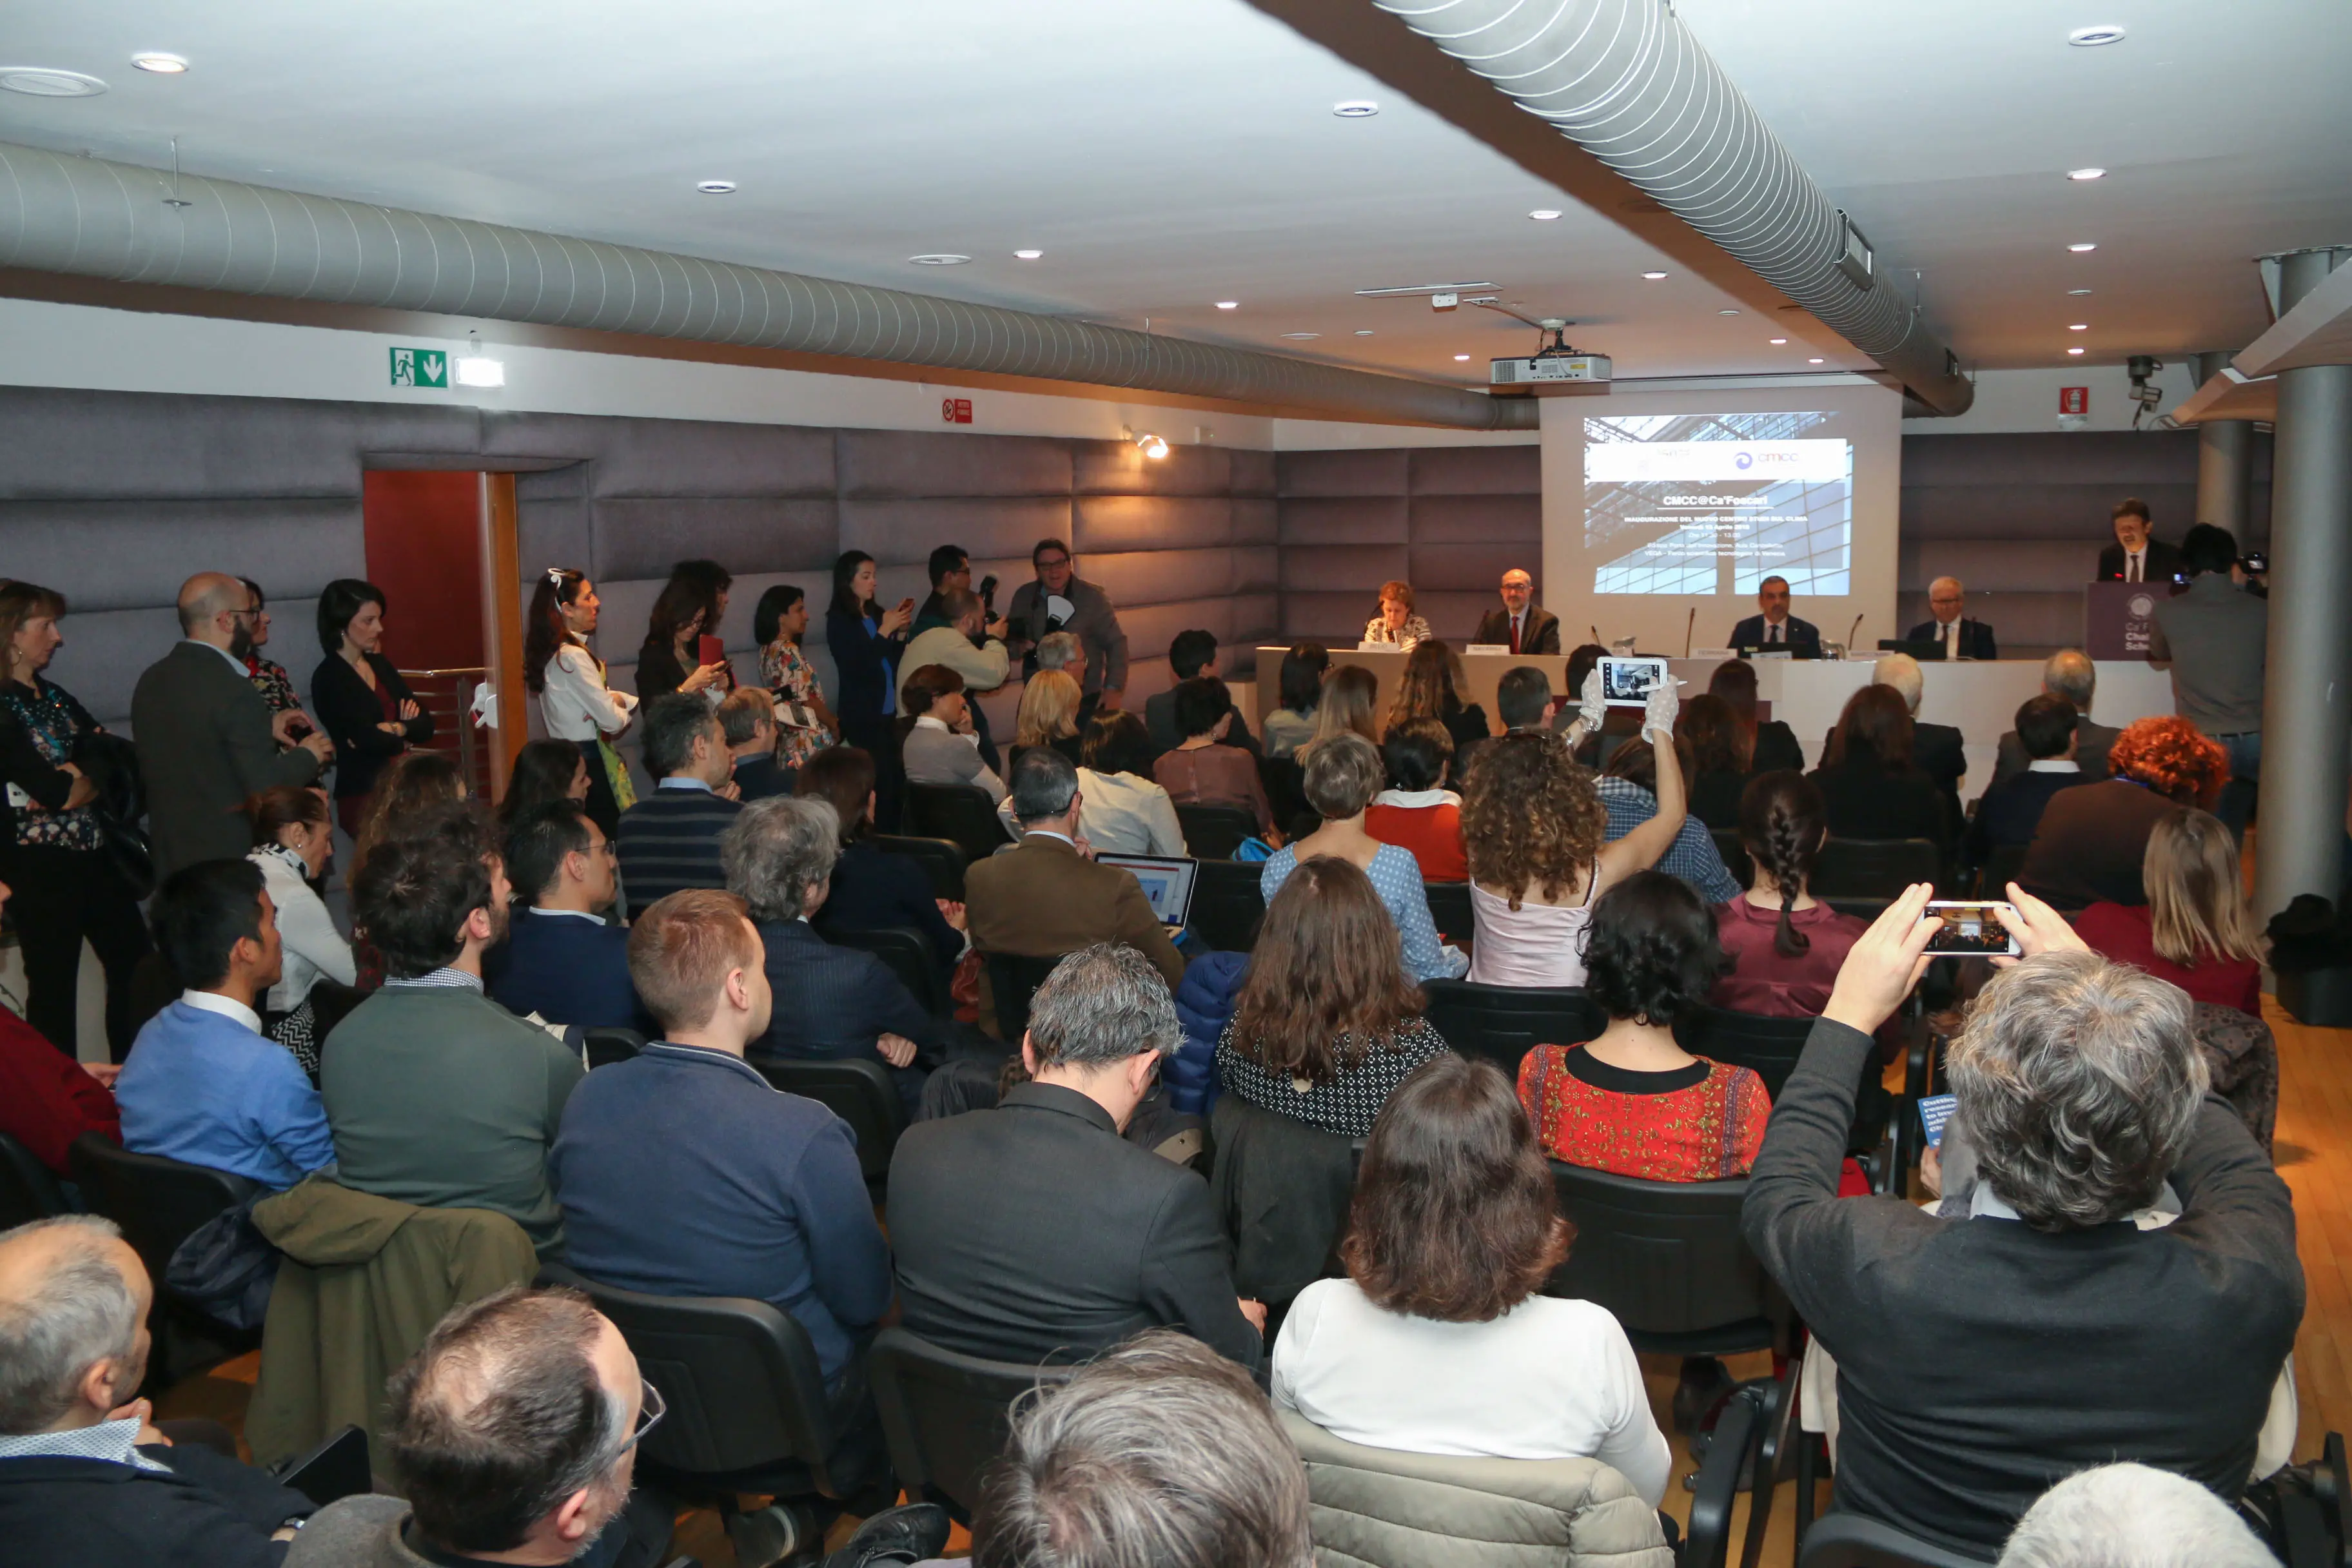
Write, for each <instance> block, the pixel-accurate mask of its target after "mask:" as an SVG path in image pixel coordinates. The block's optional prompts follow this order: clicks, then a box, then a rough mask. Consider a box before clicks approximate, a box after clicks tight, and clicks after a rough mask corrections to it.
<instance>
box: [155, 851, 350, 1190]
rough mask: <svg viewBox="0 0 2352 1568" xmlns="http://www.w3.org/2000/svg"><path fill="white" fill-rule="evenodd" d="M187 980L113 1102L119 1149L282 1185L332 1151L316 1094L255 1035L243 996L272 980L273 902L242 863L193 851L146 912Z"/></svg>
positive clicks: (255, 1019)
mask: <svg viewBox="0 0 2352 1568" xmlns="http://www.w3.org/2000/svg"><path fill="white" fill-rule="evenodd" d="M149 918H150V920H151V921H152V924H153V926H154V928H155V942H156V945H157V946H159V947H161V948H162V949H163V958H164V962H166V963H169V964H170V965H171V967H172V973H173V975H174V976H176V977H177V978H178V980H179V982H180V984H182V985H184V986H185V987H186V988H187V989H185V990H184V991H183V992H181V994H180V999H179V1000H178V1001H177V1002H174V1003H173V1004H172V1005H170V1006H168V1007H166V1008H164V1009H163V1011H162V1012H161V1013H158V1014H156V1015H155V1016H154V1017H153V1018H152V1019H150V1020H148V1023H147V1026H146V1027H145V1028H143V1029H142V1030H140V1031H139V1038H138V1039H137V1040H136V1041H135V1042H133V1044H132V1045H131V1058H130V1059H129V1060H128V1061H126V1062H125V1063H124V1064H123V1067H122V1076H121V1078H119V1079H116V1080H115V1084H114V1100H115V1103H116V1104H117V1105H118V1106H119V1107H121V1111H122V1146H123V1147H124V1148H126V1149H129V1150H131V1152H134V1153H139V1154H163V1155H168V1156H169V1157H171V1158H172V1159H174V1160H184V1161H186V1162H187V1163H190V1164H192V1165H209V1166H211V1167H212V1168H213V1169H215V1170H216V1171H229V1172H234V1173H236V1174H237V1175H240V1176H250V1177H252V1178H253V1179H254V1180H255V1181H257V1182H259V1183H261V1184H263V1185H264V1186H268V1187H273V1188H278V1189H280V1190H283V1189H284V1188H287V1187H290V1186H292V1185H293V1184H295V1183H297V1182H299V1181H300V1180H301V1179H302V1178H303V1177H304V1176H306V1175H308V1174H309V1173H311V1172H312V1171H315V1170H317V1169H318V1168H319V1167H320V1166H321V1165H325V1164H330V1163H332V1162H333V1160H334V1158H335V1141H334V1137H333V1135H332V1134H331V1132H329V1131H328V1130H327V1113H326V1110H325V1109H324V1108H323V1107H322V1106H321V1105H320V1102H319V1091H318V1090H317V1089H313V1088H311V1087H310V1079H308V1078H306V1077H305V1076H304V1075H303V1072H302V1068H301V1064H300V1063H299V1062H297V1061H296V1060H295V1059H294V1053H293V1052H291V1051H289V1050H288V1049H287V1048H286V1047H283V1046H281V1045H278V1043H277V1042H276V1041H274V1040H269V1039H266V1038H264V1037H263V1036H262V1033H261V1016H260V1015H259V1014H258V1013H257V1012H255V1011H254V1006H253V1004H254V999H255V998H256V997H257V996H259V995H261V994H264V993H266V992H267V991H268V989H269V988H270V987H271V986H272V985H274V984H277V983H278V967H279V963H280V953H281V948H280V945H279V942H278V920H277V911H276V910H274V909H272V908H271V907H270V902H269V894H268V891H267V890H265V889H263V887H262V884H261V868H260V867H258V866H257V865H255V864H254V863H253V862H252V861H250V860H199V861H197V862H196V863H195V864H194V865H193V866H184V867H182V868H180V869H179V870H177V871H174V872H173V874H172V875H171V876H170V877H169V878H167V879H165V880H164V882H163V888H162V889H160V890H159V891H158V892H157V893H156V895H155V902H154V907H153V909H152V911H151V913H150V916H149Z"/></svg>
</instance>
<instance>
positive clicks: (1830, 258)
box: [1372, 0, 1976, 414]
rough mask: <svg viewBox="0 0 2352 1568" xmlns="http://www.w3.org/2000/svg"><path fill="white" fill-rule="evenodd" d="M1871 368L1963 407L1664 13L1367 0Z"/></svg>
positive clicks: (1826, 211)
mask: <svg viewBox="0 0 2352 1568" xmlns="http://www.w3.org/2000/svg"><path fill="white" fill-rule="evenodd" d="M1372 4H1373V5H1376V6H1378V7H1379V8H1380V9H1381V10H1382V11H1386V12H1388V13H1389V14H1391V16H1395V17H1396V18H1397V19H1398V20H1400V21H1402V23H1403V24H1404V25H1405V26H1408V27H1410V28H1411V29H1412V31H1413V32H1415V33H1416V34H1418V35H1420V36H1421V37H1424V38H1426V39H1428V40H1429V41H1430V42H1432V43H1433V44H1435V45H1436V46H1437V47H1439V48H1440V49H1443V50H1444V52H1445V53H1446V54H1447V55H1449V56H1451V57H1452V58H1454V59H1455V60H1456V61H1458V62H1460V63H1461V64H1462V65H1464V66H1465V67H1467V68H1469V69H1470V70H1472V71H1474V72H1475V73H1476V74H1477V75H1479V76H1481V77H1484V78H1485V79H1486V80H1488V81H1490V82H1492V83H1493V84H1494V85H1495V86H1496V88H1497V89H1501V91H1503V92H1504V93H1505V94H1507V96H1508V97H1509V98H1510V99H1511V100H1513V101H1514V102H1516V103H1517V105H1518V106H1519V107H1520V108H1522V109H1524V110H1527V111H1528V113H1530V114H1533V115H1536V116H1538V117H1539V118H1541V119H1543V120H1546V121H1549V122H1550V123H1551V124H1552V125H1553V126H1554V127H1555V128H1556V129H1558V130H1559V132H1560V134H1561V135H1563V136H1565V137H1567V138H1568V139H1569V140H1570V141H1571V142H1575V143H1576V144H1577V145H1578V146H1580V147H1581V148H1583V149H1584V150H1585V151H1586V152H1587V153H1591V154H1592V156H1593V157H1595V158H1597V159H1599V160H1600V161H1601V163H1605V164H1607V165H1608V166H1609V167H1610V168H1612V169H1613V170H1615V171H1616V172H1617V173H1618V174H1621V175H1622V176H1623V177H1624V178H1625V179H1626V180H1627V181H1629V182H1631V183H1632V184H1634V185H1636V186H1638V187H1639V188H1640V189H1641V190H1642V191H1643V192H1644V193H1646V194H1647V195H1649V196H1651V197H1652V198H1653V199H1654V200H1655V201H1656V202H1657V203H1658V204H1659V205H1661V206H1663V207H1664V208H1665V209H1666V210H1667V211H1669V212H1671V213H1673V214H1675V216H1677V217H1680V218H1681V219H1682V220H1683V221H1684V222H1685V223H1687V224H1689V225H1690V226H1691V227H1693V228H1695V229H1696V230H1697V231H1698V232H1699V233H1701V234H1703V235H1705V236H1706V237H1707V238H1709V239H1711V240H1713V241H1715V243H1716V244H1717V245H1718V246H1720V247H1723V249H1724V250H1725V251H1726V252H1727V253H1728V254H1730V255H1731V256H1733V257H1736V258H1738V259H1739V260H1740V261H1742V262H1744V263H1746V264H1747V265H1748V267H1749V268H1752V269H1753V270H1754V271H1755V272H1756V274H1757V275H1758V276H1759V277H1760V278H1762V279H1764V280H1765V281H1767V282H1769V283H1770V284H1771V285H1772V286H1773V287H1774V288H1776V289H1780V291H1781V292H1782V293H1784V294H1786V295H1787V296H1788V297H1789V298H1790V300H1794V301H1795V302H1796V303H1798V304H1800V305H1802V306H1803V307H1804V308H1805V309H1806V310H1810V311H1811V312H1812V313H1813V315H1814V316H1815V317H1816V318H1818V319H1819V320H1820V321H1822V324H1823V325H1825V326H1827V327H1828V328H1830V329H1831V330H1832V331H1834V332H1836V333H1837V334H1838V335H1839V336H1840V337H1842V338H1843V339H1845V341H1846V342H1850V343H1852V344H1853V346H1854V347H1855V348H1857V349H1860V350H1861V351H1862V352H1863V353H1866V354H1868V355H1870V357H1871V358H1873V359H1874V360H1876V361H1877V362H1878V363H1879V364H1880V365H1881V366H1882V367H1883V368H1884V369H1885V370H1886V372H1887V373H1888V374H1891V375H1893V376H1895V378H1896V379H1898V380H1899V381H1901V382H1902V383H1903V385H1904V387H1905V388H1906V390H1907V391H1908V392H1909V393H1910V394H1911V395H1912V397H1914V398H1915V399H1916V400H1917V401H1918V402H1919V403H1920V404H1921V405H1924V406H1925V407H1927V409H1929V410H1931V411H1933V412H1935V413H1937V414H1960V413H1964V412H1966V411H1967V409H1968V406H1969V403H1970V402H1971V401H1972V400H1973V398H1974V397H1975V395H1976V392H1975V388H1974V387H1972V386H1971V385H1970V384H1969V383H1968V381H1967V380H1965V379H1964V378H1962V377H1961V376H1959V375H1958V374H1954V372H1953V369H1952V362H1951V358H1950V355H1949V353H1948V352H1947V351H1946V349H1945V347H1944V345H1943V344H1942V343H1940V342H1936V341H1935V339H1934V338H1933V337H1931V336H1930V335H1929V334H1928V333H1927V331H1926V330H1925V329H1924V328H1923V327H1922V326H1921V325H1920V323H1919V321H1918V317H1917V312H1916V310H1914V308H1913V306H1912V305H1911V302H1910V301H1908V300H1905V299H1903V298H1901V297H1900V296H1899V295H1898V294H1897V293H1896V292H1895V289H1893V288H1892V287H1890V286H1889V283H1888V279H1887V268H1885V265H1884V264H1883V263H1882V264H1880V265H1878V266H1877V267H1876V268H1874V273H1873V275H1872V276H1871V278H1870V281H1869V282H1868V284H1867V285H1866V286H1865V285H1860V284H1857V283H1856V282H1855V281H1854V280H1853V279H1852V278H1851V277H1850V276H1849V274H1848V272H1847V271H1846V270H1844V269H1843V268H1841V267H1840V265H1839V262H1840V258H1842V257H1843V256H1844V254H1845V251H1846V245H1845V229H1846V225H1845V223H1844V222H1843V220H1842V219H1841V218H1840V216H1839V215H1838V212H1837V209H1836V208H1835V207H1833V206H1832V205H1831V204H1830V199H1829V197H1827V196H1826V195H1822V190H1821V187H1820V186H1818V185H1816V184H1813V182H1812V181H1811V178H1809V177H1808V176H1807V175H1806V174H1805V172H1804V170H1802V169H1801V168H1800V167H1798V166H1797V161H1796V159H1794V158H1793V157H1791V156H1790V153H1789V150H1788V149H1787V148H1786V147H1783V146H1782V145H1781V144H1780V140H1779V139H1778V138H1777V137H1775V136H1774V135H1773V134H1772V132H1771V130H1770V128H1769V127H1768V126H1766V125H1765V123H1764V121H1763V119H1762V118H1761V117H1760V116H1759V115H1758V114H1757V112H1756V110H1754V109H1753V108H1752V107H1750V106H1749V104H1748V100H1747V99H1746V98H1745V97H1743V96H1742V95H1741V93H1740V91H1739V89H1738V88H1737V87H1735V86H1733V85H1732V82H1731V79H1730V78H1729V77H1727V76H1726V75H1725V74H1724V73H1723V68H1721V67H1720V66H1717V64H1716V63H1715V60H1714V59H1713V58H1712V57H1710V56H1709V55H1708V54H1707V52H1706V49H1705V48H1703V47H1700V45H1699V42H1698V40H1697V39H1696V38H1694V37H1691V35H1690V31H1689V29H1688V28H1686V27H1685V26H1683V24H1682V21H1681V19H1680V18H1679V17H1677V16H1675V14H1674V12H1673V10H1672V9H1671V8H1670V7H1669V6H1668V5H1666V4H1665V0H1372Z"/></svg>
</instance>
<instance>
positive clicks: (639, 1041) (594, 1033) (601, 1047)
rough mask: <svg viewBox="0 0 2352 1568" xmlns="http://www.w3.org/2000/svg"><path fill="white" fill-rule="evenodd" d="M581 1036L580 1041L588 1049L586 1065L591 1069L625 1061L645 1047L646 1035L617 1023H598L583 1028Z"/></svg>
mask: <svg viewBox="0 0 2352 1568" xmlns="http://www.w3.org/2000/svg"><path fill="white" fill-rule="evenodd" d="M581 1038H582V1043H583V1044H584V1045H585V1046H586V1047H587V1049H588V1067H589V1069H590V1070H591V1071H593V1070H594V1069H596V1068H608V1067H611V1066H612V1065H613V1064H614V1063H615V1062H625V1061H627V1060H628V1059H629V1058H632V1057H634V1056H635V1055H636V1054H637V1053H638V1052H639V1051H642V1050H644V1049H645V1048H646V1037H644V1036H643V1035H641V1034H639V1033H637V1032H636V1031H635V1029H624V1028H622V1027H620V1026H618V1025H606V1024H600V1025H598V1026H596V1027H594V1028H593V1029H583V1030H582V1031H581Z"/></svg>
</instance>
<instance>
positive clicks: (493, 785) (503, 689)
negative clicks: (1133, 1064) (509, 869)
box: [481, 472, 530, 799]
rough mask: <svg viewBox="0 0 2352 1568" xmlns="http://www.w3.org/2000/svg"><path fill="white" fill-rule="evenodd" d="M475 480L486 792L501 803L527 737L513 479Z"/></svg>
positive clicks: (492, 475)
mask: <svg viewBox="0 0 2352 1568" xmlns="http://www.w3.org/2000/svg"><path fill="white" fill-rule="evenodd" d="M481 481H482V485H481V557H482V656H483V657H482V662H483V663H484V664H485V665H487V666H488V668H489V682H490V689H491V690H492V691H494V692H496V693H497V694H498V723H497V724H496V725H495V726H493V727H492V729H491V731H490V737H491V738H490V757H489V762H490V794H491V796H492V797H493V798H494V799H502V798H504V797H505V795H506V792H507V781H508V779H509V777H511V776H512V774H513V772H514V760H515V756H516V754H517V753H518V752H520V751H521V750H522V748H523V742H526V741H528V740H530V708H529V706H528V704H529V702H530V693H529V692H528V691H527V690H526V689H525V688H524V686H523V679H522V632H523V627H522V595H521V592H520V584H521V582H522V566H521V544H520V537H519V534H518V531H517V526H516V510H515V477H514V475H512V474H511V473H488V472H486V473H484V474H483V475H482V476H481Z"/></svg>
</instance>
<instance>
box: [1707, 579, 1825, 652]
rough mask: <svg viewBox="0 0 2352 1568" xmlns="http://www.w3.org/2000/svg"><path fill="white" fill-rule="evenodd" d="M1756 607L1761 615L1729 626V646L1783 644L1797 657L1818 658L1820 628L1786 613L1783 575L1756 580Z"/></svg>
mask: <svg viewBox="0 0 2352 1568" xmlns="http://www.w3.org/2000/svg"><path fill="white" fill-rule="evenodd" d="M1756 606H1757V608H1758V609H1759V610H1760V611H1761V612H1762V614H1760V615H1754V616H1748V618H1747V619H1746V620H1744V621H1742V622H1740V623H1739V624H1738V626H1733V627H1732V628H1731V641H1730V644H1729V646H1730V647H1736V648H1738V647H1760V648H1764V649H1767V650H1770V649H1774V648H1780V647H1786V648H1787V649H1788V650H1789V651H1790V653H1792V654H1794V655H1796V656H1797V657H1798V658H1821V657H1822V634H1821V629H1820V628H1819V627H1817V626H1814V625H1813V623H1812V622H1811V621H1801V620H1799V619H1798V618H1797V617H1796V616H1792V615H1790V613H1789V580H1788V579H1787V578H1786V577H1767V578H1765V579H1764V581H1762V582H1761V583H1759V584H1757V585H1756Z"/></svg>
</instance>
